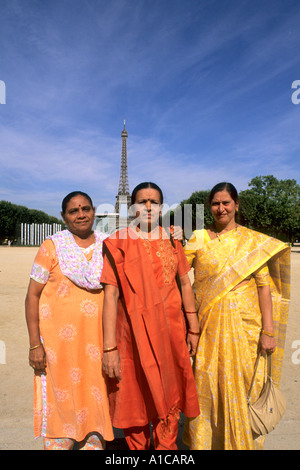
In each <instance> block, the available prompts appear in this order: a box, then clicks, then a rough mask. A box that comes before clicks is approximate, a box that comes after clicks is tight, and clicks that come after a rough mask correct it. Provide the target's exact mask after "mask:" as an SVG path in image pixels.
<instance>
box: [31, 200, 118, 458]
mask: <svg viewBox="0 0 300 470" xmlns="http://www.w3.org/2000/svg"><path fill="white" fill-rule="evenodd" d="M94 216H95V210H94V207H93V204H92V201H91V199H90V197H89V196H88V195H87V194H85V193H82V192H80V191H76V192H73V193H70V194H69V195H68V196H66V197H65V199H64V201H63V203H62V217H63V219H64V221H65V223H66V225H67V227H68V230H64V231H62V232H58V233H57V234H55V235H53V236H52V237H50V239H47V240H45V241H44V243H43V244H42V245H41V247H40V249H39V251H38V254H37V256H36V258H35V261H34V264H33V268H32V272H31V276H30V277H31V279H30V283H29V287H28V293H27V297H26V319H27V324H28V330H29V341H30V351H29V363H30V365H31V366H32V367H33V368H34V370H35V376H34V432H35V436H36V437H39V436H42V437H43V438H44V449H45V450H67V449H72V448H73V446H74V443H75V441H77V442H79V448H80V449H83V450H89V449H91V450H101V449H103V448H104V443H105V440H113V439H114V436H113V429H112V425H111V420H110V415H109V406H108V399H107V391H106V384H105V380H104V376H103V375H102V364H101V361H102V349H103V344H102V315H101V314H102V304H103V296H104V293H103V289H102V286H101V284H100V277H101V271H102V266H103V258H102V242H103V238H104V236H103V235H102V234H101V233H98V232H93V231H92V226H93V222H94Z"/></svg>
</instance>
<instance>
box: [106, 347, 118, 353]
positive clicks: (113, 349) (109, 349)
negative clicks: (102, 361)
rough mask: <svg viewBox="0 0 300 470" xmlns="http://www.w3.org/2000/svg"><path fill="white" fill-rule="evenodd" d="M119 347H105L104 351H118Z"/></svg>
mask: <svg viewBox="0 0 300 470" xmlns="http://www.w3.org/2000/svg"><path fill="white" fill-rule="evenodd" d="M117 349H118V346H114V347H113V348H107V349H103V353H107V352H110V351H116V350H117Z"/></svg>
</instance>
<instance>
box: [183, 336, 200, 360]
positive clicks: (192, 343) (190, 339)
mask: <svg viewBox="0 0 300 470" xmlns="http://www.w3.org/2000/svg"><path fill="white" fill-rule="evenodd" d="M198 341H199V336H198V335H197V336H196V335H193V334H190V333H189V332H188V334H187V338H186V344H187V348H188V351H189V354H190V356H195V354H196V352H197V346H198Z"/></svg>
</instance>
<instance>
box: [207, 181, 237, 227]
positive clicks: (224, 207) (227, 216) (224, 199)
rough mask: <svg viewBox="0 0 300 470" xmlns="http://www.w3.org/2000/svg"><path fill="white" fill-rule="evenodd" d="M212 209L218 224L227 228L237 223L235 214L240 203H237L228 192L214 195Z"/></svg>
mask: <svg viewBox="0 0 300 470" xmlns="http://www.w3.org/2000/svg"><path fill="white" fill-rule="evenodd" d="M210 208H211V212H212V215H213V217H214V219H215V221H216V223H218V224H219V225H222V226H227V225H228V224H230V223H232V222H233V221H235V214H236V212H237V210H238V208H239V203H238V202H235V201H234V200H233V199H232V197H231V196H230V194H229V193H228V191H226V190H224V191H219V192H217V193H216V194H215V195H214V197H213V199H212V201H211V203H210Z"/></svg>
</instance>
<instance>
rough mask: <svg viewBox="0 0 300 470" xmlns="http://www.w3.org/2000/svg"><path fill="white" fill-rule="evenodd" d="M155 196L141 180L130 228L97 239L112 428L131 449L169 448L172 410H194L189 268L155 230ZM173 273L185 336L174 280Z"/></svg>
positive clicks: (158, 196)
mask: <svg viewBox="0 0 300 470" xmlns="http://www.w3.org/2000/svg"><path fill="white" fill-rule="evenodd" d="M162 199H163V198H162V192H161V190H160V188H159V187H158V186H156V185H155V184H154V183H141V185H139V186H137V188H135V190H134V191H133V194H132V204H134V205H135V209H136V216H137V218H136V219H135V221H136V223H135V224H134V225H133V226H131V227H129V228H128V229H123V230H120V231H119V232H117V233H116V234H113V235H112V236H111V237H109V238H108V239H106V241H105V242H104V255H105V256H104V268H103V272H102V277H101V282H102V283H103V284H104V292H105V294H104V304H103V345H104V351H103V368H104V371H105V373H106V374H107V376H108V377H109V380H108V393H109V399H110V406H111V417H112V423H113V426H115V427H116V428H121V429H123V430H124V433H125V437H126V441H127V444H128V446H129V448H130V449H132V450H147V449H149V448H150V429H149V423H150V422H152V425H153V440H154V447H155V449H164V450H167V449H177V446H176V438H177V432H178V419H179V412H180V411H182V412H183V413H184V414H185V415H186V416H189V417H195V416H198V414H199V405H198V400H197V393H196V388H195V382H194V378H193V373H192V368H191V363H190V355H194V354H195V351H196V348H197V343H198V339H199V324H198V320H197V315H196V309H195V303H194V295H193V291H192V288H191V284H190V281H189V278H188V272H189V270H190V267H189V265H188V263H187V260H186V257H185V254H184V252H183V248H182V246H181V244H180V243H179V242H177V241H175V243H174V247H173V245H172V244H171V241H170V238H169V236H167V233H166V232H165V231H164V230H163V229H162V228H161V227H160V226H159V215H160V208H161V204H162V203H163V200H162ZM177 272H178V274H179V278H180V282H181V289H182V300H183V304H184V308H185V311H186V314H187V320H188V334H187V341H186V335H185V319H184V316H183V313H182V310H181V305H182V301H181V296H180V292H179V290H178V287H177V283H176V273H177Z"/></svg>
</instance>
